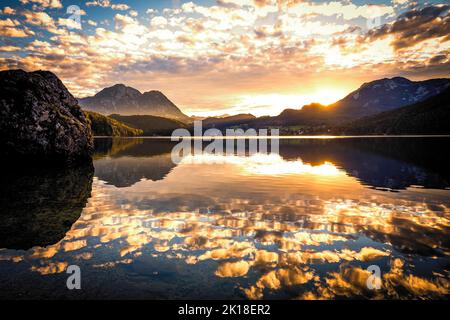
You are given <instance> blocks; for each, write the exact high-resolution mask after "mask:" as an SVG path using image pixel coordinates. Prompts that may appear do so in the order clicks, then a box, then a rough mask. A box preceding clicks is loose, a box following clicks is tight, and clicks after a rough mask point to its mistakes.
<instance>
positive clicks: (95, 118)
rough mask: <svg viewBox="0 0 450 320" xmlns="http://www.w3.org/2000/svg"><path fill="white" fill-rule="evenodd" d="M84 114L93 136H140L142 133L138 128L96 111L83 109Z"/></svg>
mask: <svg viewBox="0 0 450 320" xmlns="http://www.w3.org/2000/svg"><path fill="white" fill-rule="evenodd" d="M84 114H85V115H86V118H87V119H88V120H89V122H90V124H91V129H92V133H93V134H94V136H108V137H131V136H140V135H142V134H143V133H144V132H143V131H142V130H140V129H136V128H132V127H130V126H127V125H126V124H124V123H121V122H120V121H117V120H115V119H112V118H110V117H107V116H104V115H101V114H99V113H97V112H93V111H84Z"/></svg>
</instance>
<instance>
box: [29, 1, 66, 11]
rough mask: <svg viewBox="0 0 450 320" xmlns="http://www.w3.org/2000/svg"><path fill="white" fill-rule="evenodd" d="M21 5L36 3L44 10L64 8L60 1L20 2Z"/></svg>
mask: <svg viewBox="0 0 450 320" xmlns="http://www.w3.org/2000/svg"><path fill="white" fill-rule="evenodd" d="M20 2H21V3H23V4H27V3H36V4H38V5H39V6H40V7H42V8H55V9H59V8H62V3H61V1H60V0H20Z"/></svg>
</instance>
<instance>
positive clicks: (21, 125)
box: [0, 70, 93, 162]
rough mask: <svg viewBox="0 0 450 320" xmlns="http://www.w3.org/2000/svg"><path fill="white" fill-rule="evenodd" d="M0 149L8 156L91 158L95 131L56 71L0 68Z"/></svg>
mask: <svg viewBox="0 0 450 320" xmlns="http://www.w3.org/2000/svg"><path fill="white" fill-rule="evenodd" d="M0 150H1V151H0V154H2V155H3V157H5V156H6V157H7V158H27V159H33V160H37V159H39V160H40V159H43V160H45V161H47V160H51V161H52V162H53V161H58V162H75V161H80V160H89V159H90V158H91V155H92V153H93V137H92V132H91V128H90V126H89V123H88V121H87V119H86V117H85V115H84V113H83V112H82V110H81V109H80V107H79V106H78V101H77V100H76V99H75V98H74V97H73V96H72V95H71V94H70V92H69V91H68V90H67V88H66V87H65V86H64V85H63V83H62V82H61V81H60V80H59V79H58V77H57V76H56V75H54V74H53V73H51V72H48V71H36V72H25V71H23V70H8V71H2V72H0ZM31 156H32V157H33V158H29V157H31Z"/></svg>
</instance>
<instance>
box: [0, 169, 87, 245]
mask: <svg viewBox="0 0 450 320" xmlns="http://www.w3.org/2000/svg"><path fill="white" fill-rule="evenodd" d="M93 176H94V168H93V166H92V164H90V165H87V166H83V167H79V168H67V169H50V168H45V169H28V168H22V167H21V168H11V167H6V168H3V172H2V180H1V182H0V194H1V197H0V222H1V223H0V248H11V249H29V248H31V247H33V246H46V245H49V244H53V243H55V242H57V241H59V240H60V239H61V238H63V237H64V235H65V234H66V232H67V231H68V230H69V229H70V228H71V226H72V224H73V223H74V222H75V221H76V220H77V219H78V218H79V217H80V215H81V211H82V210H83V208H84V206H85V205H86V203H87V200H88V198H89V197H90V195H91V187H92V179H93Z"/></svg>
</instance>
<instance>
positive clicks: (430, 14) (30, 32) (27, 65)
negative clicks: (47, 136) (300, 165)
mask: <svg viewBox="0 0 450 320" xmlns="http://www.w3.org/2000/svg"><path fill="white" fill-rule="evenodd" d="M449 13H450V5H449V2H448V1H445V0H442V1H407V0H378V1H377V0H372V1H360V0H344V1H323V0H322V1H307V0H201V1H195V0H194V1H181V0H154V1H153V0H152V1H138V0H128V1H127V0H117V1H112V0H111V1H108V0H87V1H74V0H2V1H1V2H0V70H7V69H17V68H20V69H24V70H27V71H33V70H49V71H52V72H54V73H55V74H56V75H57V76H58V77H60V79H61V80H62V81H63V82H64V84H65V85H66V86H67V87H68V89H69V90H70V91H71V93H72V94H73V95H74V96H76V97H85V96H90V95H93V94H95V93H96V92H98V91H100V90H101V89H103V88H104V87H108V86H112V85H114V84H117V83H123V84H126V85H128V86H131V87H134V88H136V89H138V90H140V91H141V92H145V91H149V90H160V91H162V92H163V93H164V94H165V95H166V96H168V97H169V99H171V100H172V101H173V102H174V103H175V104H176V105H177V106H178V107H180V108H181V109H182V110H183V111H184V112H185V113H186V114H189V115H198V116H210V115H222V114H237V113H252V114H254V115H257V116H261V115H277V114H279V113H280V112H281V111H282V110H283V109H285V108H295V109H299V108H301V107H302V106H303V105H305V104H308V103H312V102H320V103H323V104H329V103H332V102H335V101H337V100H339V99H341V98H343V97H344V96H346V95H347V94H348V93H350V92H351V91H353V90H355V89H357V88H358V87H360V86H361V85H362V84H363V83H364V82H368V81H373V80H376V79H380V78H385V77H394V76H404V77H407V78H409V79H411V80H423V79H429V78H437V77H449V76H450V61H449V59H450V55H449V51H450V50H449V49H450V14H449Z"/></svg>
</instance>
